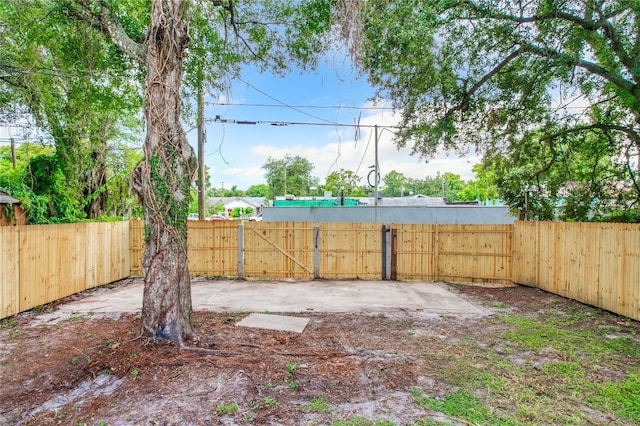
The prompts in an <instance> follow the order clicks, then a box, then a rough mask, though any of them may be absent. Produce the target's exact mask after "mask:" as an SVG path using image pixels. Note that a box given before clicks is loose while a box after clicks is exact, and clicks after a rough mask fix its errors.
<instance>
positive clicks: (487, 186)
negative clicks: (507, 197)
mask: <svg viewBox="0 0 640 426" xmlns="http://www.w3.org/2000/svg"><path fill="white" fill-rule="evenodd" d="M473 172H474V173H475V175H476V178H475V179H473V180H470V181H468V182H467V183H466V185H465V187H464V188H463V189H462V190H461V191H460V192H458V199H459V200H460V201H479V202H481V203H484V202H486V201H488V200H495V199H496V198H497V197H498V188H497V187H496V183H495V173H494V172H493V171H492V170H490V169H485V168H484V167H483V166H482V164H475V165H474V166H473Z"/></svg>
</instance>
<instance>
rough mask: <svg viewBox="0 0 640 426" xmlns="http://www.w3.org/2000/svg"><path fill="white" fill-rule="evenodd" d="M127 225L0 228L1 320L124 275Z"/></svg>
mask: <svg viewBox="0 0 640 426" xmlns="http://www.w3.org/2000/svg"><path fill="white" fill-rule="evenodd" d="M128 249H129V223H128V222H109V223H73V224H64V225H38V226H6V227H0V271H1V273H0V318H5V317H8V316H11V315H14V314H16V313H18V312H22V311H26V310H28V309H31V308H33V307H36V306H39V305H44V304H46V303H49V302H53V301H55V300H58V299H61V298H63V297H66V296H69V295H71V294H74V293H78V292H80V291H83V290H87V289H89V288H92V287H95V286H98V285H102V284H107V283H110V282H113V281H117V280H119V279H122V278H125V277H128V276H129V275H130V273H131V265H130V261H129V259H130V256H129V250H128Z"/></svg>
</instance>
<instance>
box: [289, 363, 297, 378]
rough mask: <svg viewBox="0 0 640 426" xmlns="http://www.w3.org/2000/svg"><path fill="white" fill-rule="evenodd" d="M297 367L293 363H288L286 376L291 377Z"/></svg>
mask: <svg viewBox="0 0 640 426" xmlns="http://www.w3.org/2000/svg"><path fill="white" fill-rule="evenodd" d="M297 368H298V367H297V366H296V365H295V364H294V363H293V362H288V363H287V374H288V375H290V376H293V373H295V372H296V369H297Z"/></svg>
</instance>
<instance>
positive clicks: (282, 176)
mask: <svg viewBox="0 0 640 426" xmlns="http://www.w3.org/2000/svg"><path fill="white" fill-rule="evenodd" d="M313 168H314V166H313V163H311V161H309V160H307V159H306V158H303V157H301V156H299V155H296V156H291V155H288V154H287V155H286V156H285V157H284V158H281V159H275V158H272V157H269V158H268V159H267V161H266V163H264V164H263V165H262V169H263V170H265V175H264V176H265V179H266V180H267V182H268V185H269V198H273V197H275V196H276V195H282V196H284V195H297V196H303V195H306V194H307V192H308V189H309V187H311V186H317V184H318V178H317V177H314V176H312V174H311V172H312V171H313Z"/></svg>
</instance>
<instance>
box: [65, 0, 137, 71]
mask: <svg viewBox="0 0 640 426" xmlns="http://www.w3.org/2000/svg"><path fill="white" fill-rule="evenodd" d="M62 10H63V13H64V14H65V15H67V16H69V17H72V18H75V19H78V20H80V21H83V22H86V23H87V24H89V25H91V26H92V27H93V28H95V29H97V30H98V31H101V32H102V33H104V34H106V35H107V36H109V38H110V39H111V40H112V41H113V42H114V43H115V45H116V46H118V48H120V50H122V51H123V52H124V53H125V54H126V55H128V56H129V57H131V58H132V59H134V60H136V61H137V62H139V63H141V64H143V63H144V62H145V60H146V57H147V46H146V45H145V44H142V43H137V42H135V41H134V40H133V39H131V37H129V35H128V34H127V32H126V31H125V29H124V27H123V26H122V24H121V23H120V21H119V20H118V19H117V18H116V17H114V16H113V15H112V13H111V9H109V7H107V6H106V5H105V3H104V2H102V1H98V2H94V1H92V0H73V1H64V2H63V4H62Z"/></svg>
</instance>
